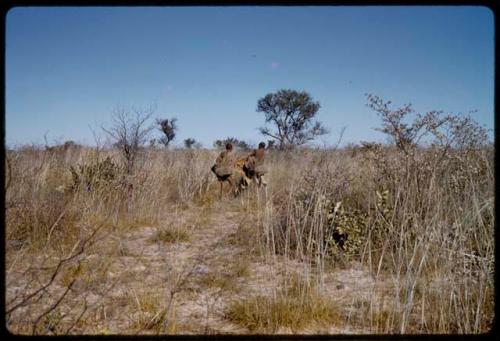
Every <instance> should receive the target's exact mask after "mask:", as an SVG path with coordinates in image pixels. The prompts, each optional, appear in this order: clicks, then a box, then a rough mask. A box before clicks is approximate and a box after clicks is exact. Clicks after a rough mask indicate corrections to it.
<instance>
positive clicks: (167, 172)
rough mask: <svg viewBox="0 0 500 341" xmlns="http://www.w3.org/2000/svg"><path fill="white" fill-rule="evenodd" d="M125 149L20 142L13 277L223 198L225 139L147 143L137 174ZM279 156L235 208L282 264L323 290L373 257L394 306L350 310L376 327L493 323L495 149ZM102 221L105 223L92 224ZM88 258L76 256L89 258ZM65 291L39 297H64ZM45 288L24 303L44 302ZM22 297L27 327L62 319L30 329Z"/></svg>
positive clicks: (401, 329) (10, 156)
mask: <svg viewBox="0 0 500 341" xmlns="http://www.w3.org/2000/svg"><path fill="white" fill-rule="evenodd" d="M117 153H118V152H117V151H115V150H96V149H92V148H70V149H68V150H52V151H46V150H37V149H36V148H25V149H20V150H16V151H8V152H7V158H6V165H5V166H6V167H5V169H6V184H7V186H8V187H7V189H6V191H5V199H6V246H7V247H6V269H7V283H6V286H7V289H9V286H19V287H20V288H21V291H23V290H24V292H25V294H26V293H29V292H30V290H36V288H37V286H36V283H37V282H36V281H35V280H34V278H35V277H36V276H40V273H41V272H42V268H47V269H49V270H50V271H48V273H47V275H46V276H48V277H49V278H48V280H50V276H51V274H53V273H54V271H55V269H58V268H57V265H58V262H57V261H53V260H52V259H56V260H57V259H64V257H65V256H67V255H70V256H71V255H73V254H74V250H77V249H78V245H81V242H79V241H82V240H86V238H87V237H92V238H93V239H95V240H96V241H98V240H99V238H102V234H103V233H104V234H105V233H111V232H110V231H113V230H116V229H120V228H125V227H124V226H128V227H130V226H134V225H135V226H137V225H154V224H156V223H158V222H159V221H161V220H163V219H166V217H167V215H166V213H167V212H171V211H173V210H178V209H184V210H186V209H197V208H198V207H199V206H205V207H211V206H212V205H213V204H214V202H215V201H216V200H217V199H216V195H217V188H216V184H215V182H214V178H213V174H211V172H210V166H211V165H212V162H213V160H214V159H215V157H216V156H217V151H210V150H170V151H166V150H154V149H153V150H144V151H143V153H142V154H141V155H140V157H139V158H138V159H137V160H136V164H135V170H134V172H133V173H132V174H127V172H125V171H124V169H123V167H122V166H121V165H120V164H119V160H120V158H119V155H118V154H117ZM107 157H109V160H110V161H111V164H112V165H111V166H109V164H108V166H109V167H110V169H112V170H110V172H112V174H113V175H112V176H104V175H103V174H102V172H104V170H102V167H101V168H99V166H98V165H99V164H101V163H102V162H104V161H105V160H106V158H107ZM266 162H267V164H268V167H269V174H267V176H266V177H267V181H268V182H269V185H268V187H267V189H266V190H265V192H261V193H260V194H259V195H258V196H254V195H253V194H252V193H254V192H252V191H254V188H250V189H249V190H248V191H247V193H243V195H242V196H241V197H240V198H238V199H234V203H235V207H238V208H239V209H241V212H242V214H247V215H251V216H252V219H253V220H252V221H253V224H254V225H253V226H252V228H253V229H254V230H253V231H254V233H252V235H251V238H250V239H248V240H247V242H248V243H253V244H255V245H258V250H260V255H261V256H263V257H264V259H267V260H268V261H270V262H275V264H278V262H280V261H282V260H283V259H285V260H290V261H295V260H300V261H301V262H303V263H304V264H305V266H304V275H305V276H306V277H307V280H308V281H311V282H314V287H315V288H317V290H318V294H320V293H321V291H322V290H323V291H325V290H326V288H325V283H324V279H325V276H326V275H327V273H328V272H329V271H331V269H338V268H344V269H346V268H347V269H348V268H349V267H350V266H351V265H352V264H353V263H359V264H362V265H363V266H365V267H366V268H367V269H369V271H370V273H371V275H372V276H373V278H375V281H376V283H378V284H380V285H381V286H383V288H384V290H385V295H386V296H387V297H388V298H389V300H388V303H385V304H383V305H382V304H380V302H378V301H377V298H376V297H377V295H372V300H371V301H366V302H361V303H360V302H354V301H353V302H352V308H353V309H351V310H352V311H354V313H352V314H350V315H349V316H344V317H343V321H341V323H343V324H345V325H352V326H354V327H359V328H364V329H365V330H366V329H367V330H369V332H372V333H483V332H487V331H488V330H489V329H490V328H491V326H492V323H493V318H494V312H493V308H494V304H493V299H494V285H493V269H494V247H495V245H494V239H493V236H494V224H495V218H494V213H493V211H494V206H493V205H494V175H493V174H494V173H493V172H494V162H493V150H492V149H488V148H483V149H480V150H454V151H451V152H449V153H447V154H446V155H445V156H443V155H442V153H441V152H440V150H439V149H417V150H416V153H415V154H414V155H413V156H412V157H411V158H408V157H405V156H403V155H401V154H400V153H399V152H398V151H397V150H395V149H391V148H388V147H375V148H351V149H343V150H311V149H303V150H296V151H287V152H280V151H270V152H269V153H268V157H267V160H266ZM84 165H86V166H87V168H88V167H90V168H92V167H93V168H92V169H94V171H89V172H90V173H85V171H84V170H83V169H84V168H85V167H82V168H80V167H79V166H84ZM71 166H72V167H73V169H74V170H75V172H76V173H77V175H79V176H80V181H79V182H78V181H76V182H75V178H74V176H73V175H72V173H71V171H70V169H71ZM108 166H106V167H108ZM90 168H88V169H90ZM108 170H109V169H108ZM100 172H101V173H100ZM86 174H87V175H86ZM88 174H90V175H88ZM96 226H100V230H99V233H97V234H92V233H93V232H94V230H95V228H96ZM79 243H80V244H79ZM75 245H76V246H75ZM88 248H89V250H90V248H91V246H88ZM84 251H85V252H87V249H86V250H84ZM72 252H73V253H72ZM82 252H83V251H82ZM89 252H90V251H89ZM28 255H30V256H29V257H28ZM30 257H31V258H30ZM79 259H80V258H77V257H75V258H74V259H73V258H72V259H71V262H73V263H72V264H73V266H75V268H76V267H77V265H78V264H79V263H78V261H79ZM22 262H25V263H30V264H32V265H33V266H32V268H33V269H31V270H32V271H31V272H30V273H29V275H28V272H26V273H24V274H23V276H24V279H25V282H26V283H25V284H19V283H17V282H16V281H19V278H20V277H19V276H18V277H16V276H14V275H11V276H10V275H9V271H11V270H12V269H14V268H15V265H16V264H19V263H22ZM44 262H46V263H47V264H48V265H45V263H44ZM69 262H70V261H68V263H69ZM63 265H64V266H66V263H64V264H63ZM51 266H52V268H51ZM37 271H38V272H37ZM51 271H52V272H51ZM28 277H29V278H31V280H28ZM42 282H43V281H42ZM70 284H71V281H70V280H68V281H67V287H69V285H70ZM277 290H278V289H277ZM61 295H62V294H61ZM61 295H59V296H57V295H56V296H55V297H56V298H55V299H54V297H53V296H49V295H47V296H44V297H42V298H40V299H39V301H37V302H45V304H46V305H51V304H55V303H57V299H58V298H60V297H62V296H61ZM37 297H39V296H36V297H35V296H34V297H33V298H29V299H27V300H26V302H24V304H23V306H30V305H32V304H35V302H34V301H35V299H37ZM40 297H41V296H40ZM63 298H64V297H63ZM24 299H26V295H24V296H23V294H19V296H18V297H15V298H14V299H12V301H9V300H8V301H7V309H8V310H9V309H11V308H12V307H15V306H16V305H18V303H19V302H21V301H23V300H24ZM19 309H20V308H19ZM242 309H243V308H242ZM15 310H17V309H14V310H13V311H11V312H10V313H9V314H7V315H8V316H7V317H8V319H7V320H8V325H9V327H10V328H12V329H11V330H13V331H15V332H21V333H30V331H33V333H47V329H45V331H44V329H43V328H42V329H40V328H41V327H40V326H41V325H45V326H46V327H47V326H51V323H52V324H53V322H50V321H48V320H47V319H46V317H47V315H48V314H46V315H44V316H42V317H43V318H44V319H42V318H40V313H39V312H37V311H35V310H36V309H35V310H33V311H32V313H31V315H30V314H28V315H29V316H31V320H30V319H28V321H29V322H25V323H24V324H23V325H24V326H26V325H28V326H30V327H33V328H31V329H29V328H28V329H26V330H25V329H23V328H21V327H19V325H20V323H19V322H18V320H16V318H15V316H14V315H15V314H14V313H15ZM295 313H297V312H296V311H295ZM298 313H299V314H300V311H299V312H298ZM249 314H250V315H251V312H250V313H249ZM76 318H77V317H73V321H72V322H75V321H74V320H75V319H76ZM336 318H337V317H336ZM43 321H45V322H43ZM47 321H48V322H47ZM44 323H45V324H44ZM68 323H69V324H70V325H71V323H70V322H68ZM243 323H245V322H243ZM253 323H255V325H260V324H259V323H260V322H259V321H254V322H253ZM273 323H275V322H273ZM276 323H279V321H277V322H276ZM276 326H277V325H276ZM47 328H48V327H47ZM273 328H274V327H273ZM49 329H50V328H49Z"/></svg>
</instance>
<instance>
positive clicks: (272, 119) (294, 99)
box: [257, 90, 328, 149]
mask: <svg viewBox="0 0 500 341" xmlns="http://www.w3.org/2000/svg"><path fill="white" fill-rule="evenodd" d="M319 108H320V104H319V102H315V101H313V99H312V98H311V96H310V95H309V94H308V93H307V92H305V91H302V92H298V91H295V90H279V91H278V92H277V93H269V94H267V95H266V96H265V97H263V98H261V99H259V101H258V102H257V112H263V113H264V114H265V117H266V123H271V124H272V125H274V127H275V130H272V129H271V128H269V127H267V126H265V127H261V128H259V130H260V132H261V134H263V135H265V136H269V137H271V138H273V139H274V140H276V141H277V142H278V143H279V148H280V149H283V148H288V147H294V146H300V145H302V144H304V143H307V142H309V141H312V140H314V139H315V138H316V137H318V136H320V135H325V134H327V133H328V130H327V129H326V128H325V127H324V126H323V125H322V124H321V123H320V122H319V121H314V120H313V119H314V116H316V114H317V113H318V110H319Z"/></svg>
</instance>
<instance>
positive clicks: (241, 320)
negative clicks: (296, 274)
mask: <svg viewBox="0 0 500 341" xmlns="http://www.w3.org/2000/svg"><path fill="white" fill-rule="evenodd" d="M227 316H228V318H229V319H230V320H231V321H232V322H234V323H237V324H239V325H241V326H243V327H245V328H248V330H249V331H250V332H253V333H266V334H269V333H271V334H273V333H279V331H280V330H283V329H284V328H285V329H291V330H292V332H293V333H300V332H301V331H303V330H304V329H305V328H307V327H309V326H311V325H313V324H314V325H316V326H323V327H324V326H325V325H330V326H331V325H338V324H341V323H342V322H343V318H342V316H341V314H340V312H339V309H338V308H337V306H336V304H335V303H334V302H333V301H332V300H331V298H330V297H328V296H324V295H321V294H320V293H319V292H318V291H317V289H316V288H314V287H312V286H311V285H309V284H307V283H306V282H303V281H302V280H299V279H295V280H293V281H292V282H291V283H289V284H288V285H287V286H285V287H284V288H282V289H281V290H279V291H278V292H276V293H275V295H274V296H273V297H266V296H261V295H257V296H252V297H250V298H247V299H244V300H241V301H234V302H233V303H232V304H231V305H230V306H229V308H228V311H227Z"/></svg>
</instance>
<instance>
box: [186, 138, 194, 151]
mask: <svg viewBox="0 0 500 341" xmlns="http://www.w3.org/2000/svg"><path fill="white" fill-rule="evenodd" d="M195 144H196V140H195V139H193V138H191V137H190V138H187V139H185V140H184V146H185V147H186V148H187V149H191V148H193V146H194V145H195Z"/></svg>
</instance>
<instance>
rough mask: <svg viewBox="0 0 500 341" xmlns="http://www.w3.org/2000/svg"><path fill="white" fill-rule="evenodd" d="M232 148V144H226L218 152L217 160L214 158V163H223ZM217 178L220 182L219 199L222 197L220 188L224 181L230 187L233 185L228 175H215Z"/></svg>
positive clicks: (218, 164) (217, 164)
mask: <svg viewBox="0 0 500 341" xmlns="http://www.w3.org/2000/svg"><path fill="white" fill-rule="evenodd" d="M232 150H233V146H232V145H230V144H228V145H226V150H225V151H223V152H222V153H220V154H219V156H218V157H217V160H215V165H216V166H220V165H221V164H223V163H224V161H225V160H226V159H227V158H228V157H229V156H230V154H231V152H232ZM216 175H217V174H216ZM217 180H218V181H219V183H220V194H219V199H220V198H222V188H223V186H224V182H225V181H227V182H228V183H229V185H230V186H231V187H233V182H232V181H231V176H230V175H224V176H222V177H221V176H219V175H217Z"/></svg>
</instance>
